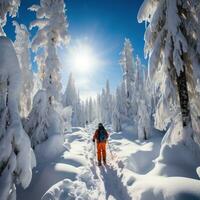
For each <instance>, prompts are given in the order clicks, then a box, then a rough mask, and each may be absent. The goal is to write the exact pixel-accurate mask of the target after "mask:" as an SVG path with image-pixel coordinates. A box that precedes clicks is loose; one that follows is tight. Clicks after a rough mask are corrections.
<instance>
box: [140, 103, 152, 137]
mask: <svg viewBox="0 0 200 200" xmlns="http://www.w3.org/2000/svg"><path fill="white" fill-rule="evenodd" d="M138 106H139V107H138V138H139V139H140V140H147V139H148V138H149V136H150V131H151V124H150V115H149V111H148V107H147V105H146V102H145V100H140V101H139V103H138Z"/></svg>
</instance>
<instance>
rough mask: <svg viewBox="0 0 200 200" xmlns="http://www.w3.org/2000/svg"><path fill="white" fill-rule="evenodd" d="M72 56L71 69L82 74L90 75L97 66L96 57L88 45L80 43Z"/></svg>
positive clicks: (72, 52) (73, 50)
mask: <svg viewBox="0 0 200 200" xmlns="http://www.w3.org/2000/svg"><path fill="white" fill-rule="evenodd" d="M70 54H71V55H70V59H71V65H72V66H71V67H73V69H75V70H76V71H78V72H80V73H88V72H90V71H92V70H94V68H95V67H96V66H97V62H98V60H97V58H96V55H95V53H94V51H93V49H92V47H90V46H89V45H88V44H84V43H79V44H78V45H77V46H75V47H74V48H73V49H72V51H71V53H70Z"/></svg>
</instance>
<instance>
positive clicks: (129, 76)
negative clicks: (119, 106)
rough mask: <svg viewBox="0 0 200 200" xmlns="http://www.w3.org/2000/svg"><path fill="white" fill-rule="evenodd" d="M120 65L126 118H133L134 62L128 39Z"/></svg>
mask: <svg viewBox="0 0 200 200" xmlns="http://www.w3.org/2000/svg"><path fill="white" fill-rule="evenodd" d="M120 64H121V66H122V70H123V82H124V86H125V92H126V116H127V117H128V118H133V114H134V113H133V112H134V111H133V104H132V101H133V88H134V62H133V48H132V44H131V41H130V40H129V39H125V42H124V48H123V51H122V53H121V60H120Z"/></svg>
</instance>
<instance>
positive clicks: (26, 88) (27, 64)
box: [13, 21, 34, 118]
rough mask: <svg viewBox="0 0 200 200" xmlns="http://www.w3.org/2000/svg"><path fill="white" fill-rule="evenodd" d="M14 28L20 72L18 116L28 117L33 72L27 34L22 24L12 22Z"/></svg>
mask: <svg viewBox="0 0 200 200" xmlns="http://www.w3.org/2000/svg"><path fill="white" fill-rule="evenodd" d="M13 24H14V26H15V33H16V40H15V42H14V46H15V51H16V53H17V57H18V60H19V64H20V68H21V72H22V92H21V94H20V115H21V117H23V118H25V117H27V116H28V114H29V112H30V110H31V107H32V98H33V88H34V82H33V72H32V69H31V68H32V65H31V60H30V41H29V32H28V30H27V28H26V26H25V25H24V24H20V25H19V24H18V23H17V22H16V21H14V22H13Z"/></svg>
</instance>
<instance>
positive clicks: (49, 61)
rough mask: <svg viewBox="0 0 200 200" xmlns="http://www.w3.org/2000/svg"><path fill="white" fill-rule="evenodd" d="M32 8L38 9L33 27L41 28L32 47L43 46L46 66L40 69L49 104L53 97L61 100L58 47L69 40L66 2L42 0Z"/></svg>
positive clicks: (38, 47) (35, 49) (34, 48)
mask: <svg viewBox="0 0 200 200" xmlns="http://www.w3.org/2000/svg"><path fill="white" fill-rule="evenodd" d="M30 10H32V11H36V14H37V20H35V21H33V22H32V23H31V28H33V27H35V26H37V27H38V28H39V30H38V32H37V34H36V36H35V37H34V39H33V42H32V49H33V50H34V51H35V52H37V51H38V49H40V48H43V56H44V57H45V67H44V68H42V69H40V70H42V72H41V73H42V74H43V77H42V78H43V88H45V89H46V91H47V95H48V99H49V104H52V98H55V99H56V100H60V97H61V94H60V92H61V82H60V62H59V59H58V55H57V47H58V46H60V45H63V44H66V43H67V42H68V40H69V38H68V35H67V28H68V23H67V20H66V17H65V4H64V1H63V0H41V1H40V6H36V5H33V6H32V7H31V8H30ZM36 59H37V58H36ZM43 62H44V61H43ZM42 64H44V63H42Z"/></svg>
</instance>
